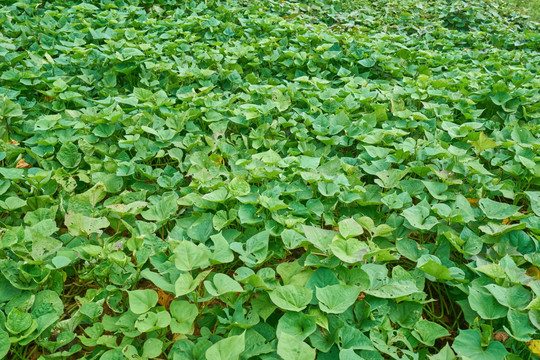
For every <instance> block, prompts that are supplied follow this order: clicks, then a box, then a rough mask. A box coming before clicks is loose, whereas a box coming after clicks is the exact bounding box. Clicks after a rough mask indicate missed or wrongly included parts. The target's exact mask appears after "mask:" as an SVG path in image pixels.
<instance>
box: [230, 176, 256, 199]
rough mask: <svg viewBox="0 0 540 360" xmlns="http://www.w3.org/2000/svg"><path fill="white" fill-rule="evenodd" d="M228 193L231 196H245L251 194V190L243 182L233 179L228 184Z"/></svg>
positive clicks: (239, 179)
mask: <svg viewBox="0 0 540 360" xmlns="http://www.w3.org/2000/svg"><path fill="white" fill-rule="evenodd" d="M229 191H230V192H231V194H232V195H233V196H246V195H248V194H249V193H250V192H251V189H250V186H249V184H248V183H247V182H246V181H245V180H243V179H241V178H234V179H232V180H231V182H230V183H229Z"/></svg>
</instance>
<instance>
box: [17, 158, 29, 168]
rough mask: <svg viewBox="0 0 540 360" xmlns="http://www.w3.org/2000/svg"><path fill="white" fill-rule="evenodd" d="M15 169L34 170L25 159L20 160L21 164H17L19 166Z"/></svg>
mask: <svg viewBox="0 0 540 360" xmlns="http://www.w3.org/2000/svg"><path fill="white" fill-rule="evenodd" d="M15 167H16V168H17V169H30V168H32V165H30V164H29V163H27V162H26V161H24V159H21V160H19V162H18V163H17V165H15Z"/></svg>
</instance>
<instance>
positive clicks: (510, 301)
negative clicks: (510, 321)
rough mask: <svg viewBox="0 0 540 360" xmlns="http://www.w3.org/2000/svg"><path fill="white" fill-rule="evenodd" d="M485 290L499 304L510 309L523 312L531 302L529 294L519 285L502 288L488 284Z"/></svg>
mask: <svg viewBox="0 0 540 360" xmlns="http://www.w3.org/2000/svg"><path fill="white" fill-rule="evenodd" d="M485 288H486V289H487V290H488V291H489V292H490V293H491V295H493V296H494V297H495V299H496V300H497V301H498V302H499V304H501V305H504V306H506V307H509V308H511V309H519V310H523V309H524V308H525V307H526V306H527V305H528V304H529V302H530V301H531V292H530V291H528V290H527V289H525V288H524V287H523V286H521V285H514V286H512V287H508V288H507V287H503V286H499V285H496V284H488V285H486V286H485Z"/></svg>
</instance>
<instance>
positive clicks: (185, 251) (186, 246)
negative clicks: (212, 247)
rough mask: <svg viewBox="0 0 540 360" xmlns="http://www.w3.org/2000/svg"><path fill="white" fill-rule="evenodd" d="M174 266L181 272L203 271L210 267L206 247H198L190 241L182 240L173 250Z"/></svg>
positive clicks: (200, 245) (201, 245)
mask: <svg viewBox="0 0 540 360" xmlns="http://www.w3.org/2000/svg"><path fill="white" fill-rule="evenodd" d="M174 254H175V255H176V257H175V259H174V264H175V265H176V268H177V269H179V270H182V271H191V270H194V269H201V268H202V269H204V268H206V267H208V266H209V265H210V257H209V251H208V248H207V247H206V246H204V245H203V244H199V245H198V246H197V245H195V244H194V243H192V242H191V241H187V240H183V241H181V242H180V243H179V244H178V246H177V247H176V248H174Z"/></svg>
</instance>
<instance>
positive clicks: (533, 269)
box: [526, 266, 540, 279]
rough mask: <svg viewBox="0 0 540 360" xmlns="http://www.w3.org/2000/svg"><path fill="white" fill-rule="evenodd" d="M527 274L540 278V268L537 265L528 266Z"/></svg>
mask: <svg viewBox="0 0 540 360" xmlns="http://www.w3.org/2000/svg"><path fill="white" fill-rule="evenodd" d="M526 274H527V275H529V276H531V277H536V278H538V279H540V270H539V269H538V268H537V267H536V266H531V267H530V268H528V269H527V272H526Z"/></svg>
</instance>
